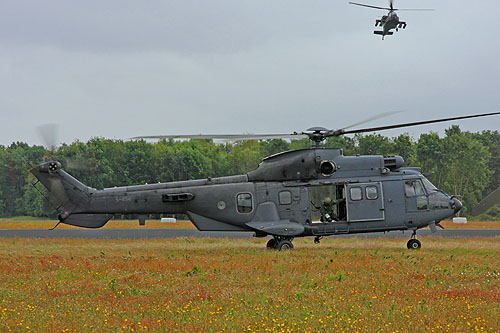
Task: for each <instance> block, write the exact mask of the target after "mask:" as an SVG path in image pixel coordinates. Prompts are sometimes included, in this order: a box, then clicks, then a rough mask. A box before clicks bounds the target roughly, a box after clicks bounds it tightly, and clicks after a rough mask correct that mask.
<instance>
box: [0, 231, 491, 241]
mask: <svg viewBox="0 0 500 333" xmlns="http://www.w3.org/2000/svg"><path fill="white" fill-rule="evenodd" d="M417 235H418V236H419V237H427V236H430V235H432V236H438V237H500V230H487V229H460V230H458V229H454V230H452V229H447V230H439V231H438V232H436V233H435V234H431V232H430V230H420V231H418V234H417ZM410 236H411V232H410V231H405V232H404V233H403V232H401V231H392V232H387V233H383V232H376V233H365V234H351V235H337V236H331V237H342V238H344V237H361V238H363V237H366V238H373V237H375V238H376V237H388V238H395V237H401V238H409V237H410ZM0 237H23V238H99V239H148V238H149V239H150V238H175V237H211V238H251V237H253V232H220V231H198V230H196V229H60V230H57V229H56V230H40V229H33V230H0Z"/></svg>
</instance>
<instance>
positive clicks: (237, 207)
mask: <svg viewBox="0 0 500 333" xmlns="http://www.w3.org/2000/svg"><path fill="white" fill-rule="evenodd" d="M244 194H248V195H250V205H251V206H250V208H251V209H250V211H248V212H246V211H240V207H247V206H241V205H240V204H239V202H240V201H239V197H240V196H241V195H244ZM253 209H254V204H253V195H252V193H250V192H238V193H236V211H237V212H238V213H239V214H250V213H252V212H253Z"/></svg>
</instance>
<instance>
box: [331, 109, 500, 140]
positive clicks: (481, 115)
mask: <svg viewBox="0 0 500 333" xmlns="http://www.w3.org/2000/svg"><path fill="white" fill-rule="evenodd" d="M494 115H500V112H491V113H481V114H474V115H469V116H461V117H451V118H441V119H434V120H425V121H417V122H413V123H404V124H396V125H389V126H380V127H370V128H362V129H357V130H350V131H343V130H337V131H332V132H331V133H327V134H326V136H339V135H343V134H353V133H366V132H376V131H383V130H388V129H394V128H401V127H410V126H418V125H425V124H433V123H441V122H445V121H452V120H460V119H469V118H479V117H487V116H494Z"/></svg>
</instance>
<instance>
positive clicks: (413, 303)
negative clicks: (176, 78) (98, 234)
mask: <svg viewBox="0 0 500 333" xmlns="http://www.w3.org/2000/svg"><path fill="white" fill-rule="evenodd" d="M422 241H423V248H422V249H421V250H419V251H410V250H407V249H406V248H405V243H406V241H405V240H402V239H373V240H372V239H324V240H323V241H322V242H321V244H319V245H315V244H313V243H312V239H297V240H295V242H294V243H295V246H296V249H295V250H294V251H290V252H275V251H269V250H265V249H264V247H265V240H263V239H237V240H227V239H191V238H178V239H161V240H87V239H82V240H80V239H50V240H47V239H19V238H18V239H16V238H14V239H6V238H3V239H0V331H9V330H13V331H64V330H70V331H88V332H90V331H103V330H108V331H109V330H111V331H122V330H126V331H129V330H130V331H132V330H134V331H136V330H157V331H191V332H195V331H203V332H210V331H212V332H219V331H230V332H234V331H244V330H246V331H275V332H287V331H294V332H304V331H305V332H317V331H320V332H323V331H345V332H348V331H349V332H350V331H352V332H358V331H365V332H373V331H382V332H396V331H397V332H419V331H437V332H443V331H445V332H446V331H449V332H465V331H471V330H476V331H494V332H497V331H499V330H500V238H469V239H463V238H456V239H448V238H446V239H445V238H438V237H427V238H423V239H422Z"/></svg>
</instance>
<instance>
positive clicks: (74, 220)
mask: <svg viewBox="0 0 500 333" xmlns="http://www.w3.org/2000/svg"><path fill="white" fill-rule="evenodd" d="M112 217H113V215H112V214H70V215H69V216H68V217H65V218H61V219H60V221H61V222H62V223H66V224H70V225H74V226H77V227H82V228H100V227H102V226H103V225H105V224H106V223H107V222H108V221H109V220H110V219H111V218H112Z"/></svg>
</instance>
